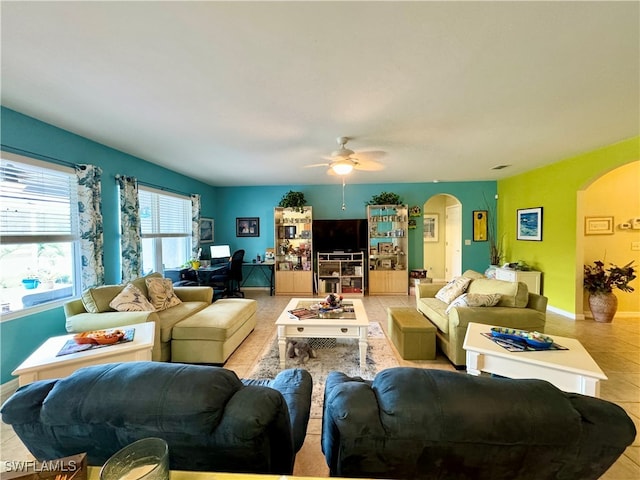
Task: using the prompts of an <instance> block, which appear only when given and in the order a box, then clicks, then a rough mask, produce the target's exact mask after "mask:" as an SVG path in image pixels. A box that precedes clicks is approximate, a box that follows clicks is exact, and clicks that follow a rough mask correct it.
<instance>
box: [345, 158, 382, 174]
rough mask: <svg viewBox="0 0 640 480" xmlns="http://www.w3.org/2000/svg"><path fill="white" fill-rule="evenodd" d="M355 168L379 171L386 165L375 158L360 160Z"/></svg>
mask: <svg viewBox="0 0 640 480" xmlns="http://www.w3.org/2000/svg"><path fill="white" fill-rule="evenodd" d="M353 168H354V169H355V170H360V171H363V172H379V171H380V170H384V168H385V166H384V164H383V163H380V162H376V161H375V160H358V162H357V163H356V164H355V165H354V166H353Z"/></svg>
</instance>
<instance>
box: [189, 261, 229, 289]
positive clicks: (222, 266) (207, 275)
mask: <svg viewBox="0 0 640 480" xmlns="http://www.w3.org/2000/svg"><path fill="white" fill-rule="evenodd" d="M228 268H229V263H228V262H224V263H218V264H216V265H211V266H209V267H200V268H199V269H197V270H192V271H193V272H194V273H195V274H196V278H197V279H198V285H201V286H205V287H209V286H211V284H212V281H211V277H213V276H214V275H217V274H218V273H219V272H221V271H222V270H226V269H228Z"/></svg>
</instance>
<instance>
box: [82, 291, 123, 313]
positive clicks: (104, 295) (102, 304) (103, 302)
mask: <svg viewBox="0 0 640 480" xmlns="http://www.w3.org/2000/svg"><path fill="white" fill-rule="evenodd" d="M123 288H124V285H102V286H100V287H93V288H88V289H86V290H85V291H84V292H82V304H83V305H84V309H85V310H86V311H87V312H89V313H102V312H113V311H114V310H113V308H111V307H110V306H109V302H111V300H113V299H114V298H115V297H116V295H118V294H119V293H120V292H121V291H122V289H123Z"/></svg>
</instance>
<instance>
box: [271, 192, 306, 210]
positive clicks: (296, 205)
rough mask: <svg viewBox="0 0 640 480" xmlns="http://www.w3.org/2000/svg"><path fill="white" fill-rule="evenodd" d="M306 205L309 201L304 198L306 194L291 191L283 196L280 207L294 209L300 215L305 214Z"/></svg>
mask: <svg viewBox="0 0 640 480" xmlns="http://www.w3.org/2000/svg"><path fill="white" fill-rule="evenodd" d="M306 204H307V201H306V200H305V198H304V193H302V192H294V191H293V190H289V191H288V192H287V193H285V194H284V195H283V196H282V199H281V200H280V203H279V204H278V206H279V207H283V208H293V209H294V210H297V211H298V212H300V213H304V206H305V205H306Z"/></svg>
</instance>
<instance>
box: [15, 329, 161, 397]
mask: <svg viewBox="0 0 640 480" xmlns="http://www.w3.org/2000/svg"><path fill="white" fill-rule="evenodd" d="M117 328H119V329H121V330H124V329H126V328H133V329H134V330H135V333H134V336H133V340H132V341H131V342H125V343H120V344H116V345H109V346H108V347H103V348H96V349H92V350H86V351H83V352H78V353H71V354H69V355H62V356H60V357H56V354H57V353H58V352H59V351H60V350H61V349H62V347H64V344H65V343H67V340H70V339H72V338H73V335H74V334H71V335H61V336H59V337H51V338H49V339H48V340H47V341H45V342H44V343H43V344H42V345H40V347H38V349H37V350H36V351H35V352H33V353H32V354H31V355H30V356H29V357H28V358H27V359H26V360H25V361H24V362H22V364H21V365H20V366H19V367H18V368H16V369H15V370H14V371H13V372H12V375H15V376H18V385H20V386H22V385H26V384H28V383H31V382H35V381H36V380H44V379H47V378H63V377H66V376H69V375H71V374H72V373H73V372H75V371H76V370H78V369H79V368H82V367H88V366H90V365H100V364H103V363H115V362H138V361H151V350H152V349H153V341H154V337H155V322H146V323H138V324H135V325H126V326H123V327H117Z"/></svg>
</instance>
